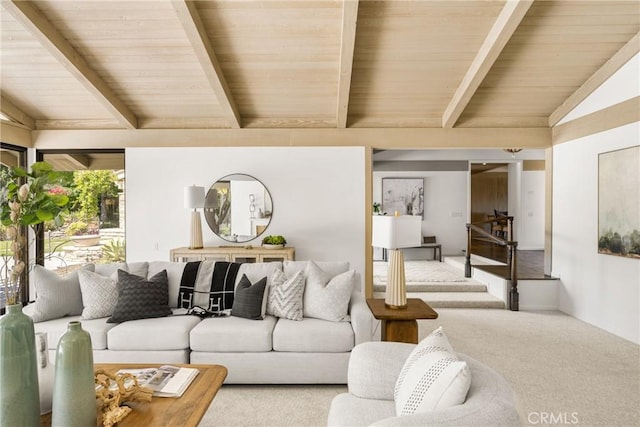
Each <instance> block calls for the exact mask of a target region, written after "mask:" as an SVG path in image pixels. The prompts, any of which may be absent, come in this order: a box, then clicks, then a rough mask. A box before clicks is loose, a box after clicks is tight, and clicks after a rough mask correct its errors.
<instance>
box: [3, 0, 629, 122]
mask: <svg viewBox="0 0 640 427" xmlns="http://www.w3.org/2000/svg"><path fill="white" fill-rule="evenodd" d="M0 12H1V16H0V24H1V30H0V35H1V43H2V44H1V46H0V48H1V51H0V52H1V55H0V56H1V74H0V97H1V100H2V103H1V110H2V113H3V114H4V115H6V116H8V117H10V118H11V119H12V120H14V121H17V122H19V123H21V124H23V125H25V126H26V127H28V128H30V129H35V130H45V129H47V130H49V129H208V128H297V127H306V128H341V127H360V128H407V127H413V128H416V127H418V128H440V127H471V128H490V127H505V128H507V127H508V128H519V127H529V128H530V127H544V128H546V127H549V126H552V125H554V124H555V123H556V122H557V121H558V120H559V119H560V118H561V117H562V116H563V115H564V114H566V113H568V112H569V111H570V108H571V107H572V105H575V102H579V101H580V100H581V99H583V98H584V97H585V96H586V95H588V94H589V93H590V91H592V90H594V89H595V87H589V85H588V82H589V79H593V78H594V75H595V76H598V72H599V70H602V69H603V67H606V66H607V61H610V59H611V58H612V57H614V58H615V57H616V54H618V60H617V62H615V63H613V64H609V68H607V70H610V69H613V71H615V69H617V68H618V67H620V66H621V65H623V63H624V61H625V59H624V58H628V57H630V56H632V55H633V54H635V53H637V52H638V49H639V47H638V45H639V44H640V42H638V38H637V34H638V31H639V30H640V2H638V1H637V0H628V1H613V0H602V1H598V0H587V1H576V0H538V1H535V2H534V1H533V0H521V1H511V0H510V1H504V0H469V1H459V0H444V1H433V0H423V1H418V0H414V1H399V0H397V1H393V0H391V1H364V0H363V1H360V2H357V1H354V0H344V1H337V0H335V1H330V0H318V1H306V0H290V1H288V0H283V1H279V0H273V1H270V0H264V1H251V0H227V1H224V0H221V1H194V2H191V1H186V2H185V1H184V0H175V1H164V0H156V1H111V0H110V1H69V0H41V1H40V0H39V1H11V0H2V8H1V9H0ZM634 37H635V39H634ZM625 45H627V48H626V51H627V52H626V53H625V54H624V58H622V59H620V57H621V55H622V54H620V53H618V52H619V51H621V50H623V49H624V48H625ZM613 71H607V72H608V73H609V74H610V73H611V72H613ZM603 73H604V71H600V74H603ZM605 77H606V76H605ZM585 85H587V86H585ZM593 85H594V84H593V83H592V84H591V86H593ZM574 93H575V94H574Z"/></svg>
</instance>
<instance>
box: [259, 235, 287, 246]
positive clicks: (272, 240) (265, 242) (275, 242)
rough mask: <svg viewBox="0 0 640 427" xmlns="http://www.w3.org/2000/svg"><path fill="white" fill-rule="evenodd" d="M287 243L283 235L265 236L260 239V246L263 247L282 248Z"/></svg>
mask: <svg viewBox="0 0 640 427" xmlns="http://www.w3.org/2000/svg"><path fill="white" fill-rule="evenodd" d="M286 244H287V239H285V238H284V236H266V237H265V238H264V239H262V246H263V247H264V248H265V249H282V248H284V245H286Z"/></svg>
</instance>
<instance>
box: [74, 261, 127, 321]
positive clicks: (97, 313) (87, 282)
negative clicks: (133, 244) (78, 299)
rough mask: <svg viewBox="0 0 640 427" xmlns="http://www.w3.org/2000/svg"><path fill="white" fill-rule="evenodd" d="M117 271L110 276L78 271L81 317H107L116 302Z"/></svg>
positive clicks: (111, 312)
mask: <svg viewBox="0 0 640 427" xmlns="http://www.w3.org/2000/svg"><path fill="white" fill-rule="evenodd" d="M117 273H118V272H117V271H116V272H114V274H112V275H111V277H106V276H102V275H100V274H98V273H94V272H91V271H84V270H80V271H78V279H79V280H80V290H81V291H82V304H83V305H84V308H83V309H82V318H83V319H86V320H89V319H99V318H101V317H109V316H111V315H112V314H113V309H114V308H115V306H116V303H117V302H118V279H117V277H118V276H117Z"/></svg>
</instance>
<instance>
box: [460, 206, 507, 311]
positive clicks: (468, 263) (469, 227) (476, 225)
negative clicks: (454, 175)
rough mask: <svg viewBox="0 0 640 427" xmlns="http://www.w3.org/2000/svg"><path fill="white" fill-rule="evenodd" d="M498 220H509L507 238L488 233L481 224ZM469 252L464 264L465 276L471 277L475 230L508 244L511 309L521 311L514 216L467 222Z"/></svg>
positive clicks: (484, 235)
mask: <svg viewBox="0 0 640 427" xmlns="http://www.w3.org/2000/svg"><path fill="white" fill-rule="evenodd" d="M496 221H507V224H508V227H507V238H506V239H503V238H501V237H498V236H494V235H493V234H491V233H488V232H487V231H486V230H485V229H484V228H482V227H481V225H484V224H493V223H495V222H496ZM466 227H467V254H466V260H465V265H464V276H465V277H471V240H472V239H473V238H474V237H473V236H472V234H473V232H476V233H477V234H479V235H480V236H482V238H485V239H488V240H490V241H491V242H493V243H495V244H497V245H500V246H506V247H507V248H508V255H507V266H508V267H509V281H510V282H511V286H510V288H509V310H512V311H519V310H520V304H519V294H518V257H517V249H518V242H515V241H512V240H511V236H513V233H512V230H513V217H512V216H507V217H500V218H496V219H489V220H486V221H480V222H476V223H473V224H470V223H467V224H466Z"/></svg>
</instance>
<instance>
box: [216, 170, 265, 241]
mask: <svg viewBox="0 0 640 427" xmlns="http://www.w3.org/2000/svg"><path fill="white" fill-rule="evenodd" d="M272 213H273V204H272V202H271V195H270V194H269V190H267V188H266V187H265V186H264V185H263V184H262V182H260V181H259V180H257V179H255V178H254V177H252V176H251V175H246V174H242V173H236V174H232V175H227V176H224V177H222V178H220V179H219V180H218V181H216V182H215V183H214V184H213V185H212V186H211V188H209V191H208V192H207V196H206V198H205V201H204V218H205V219H206V221H207V224H209V228H211V231H213V232H214V233H216V235H217V236H218V237H220V238H221V239H224V240H226V241H228V242H238V243H244V242H248V241H250V240H253V239H255V238H256V237H258V236H260V234H262V233H263V232H264V231H265V230H266V229H267V226H268V225H269V222H271V215H272Z"/></svg>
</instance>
